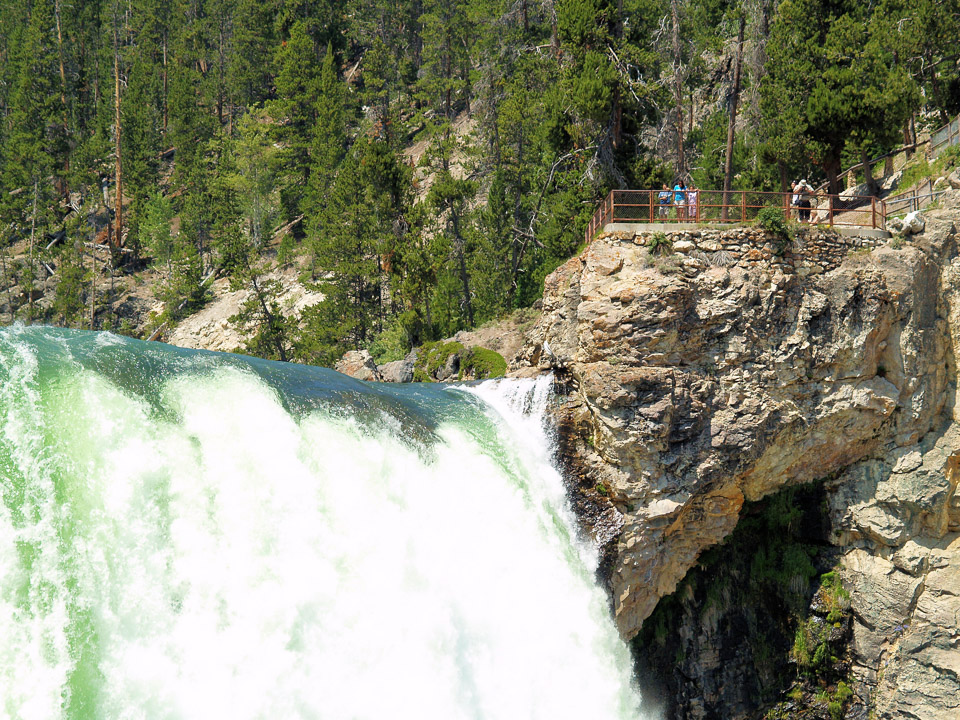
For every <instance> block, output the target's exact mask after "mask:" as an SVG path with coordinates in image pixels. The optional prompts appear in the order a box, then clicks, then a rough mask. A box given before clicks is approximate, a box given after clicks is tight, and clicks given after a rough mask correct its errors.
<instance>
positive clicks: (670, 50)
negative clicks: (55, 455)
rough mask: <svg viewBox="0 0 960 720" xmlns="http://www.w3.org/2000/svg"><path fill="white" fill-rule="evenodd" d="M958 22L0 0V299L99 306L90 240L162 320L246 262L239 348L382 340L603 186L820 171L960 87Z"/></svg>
mask: <svg viewBox="0 0 960 720" xmlns="http://www.w3.org/2000/svg"><path fill="white" fill-rule="evenodd" d="M958 37H960V0H911V1H910V2H907V1H906V0H878V1H877V2H872V3H864V2H861V1H859V0H781V2H776V1H775V0H5V2H4V3H3V4H2V8H0V56H2V63H0V111H2V115H3V122H2V124H0V149H2V153H0V232H2V235H0V245H2V246H3V247H4V248H5V250H4V251H3V252H2V253H0V260H2V273H3V287H4V288H6V291H5V292H6V293H7V296H6V297H5V298H4V302H6V304H7V308H8V312H7V313H4V318H3V319H4V321H9V320H13V319H22V320H24V321H45V322H55V323H60V324H65V325H71V326H76V327H94V328H98V327H103V326H104V324H105V323H107V322H108V321H110V323H112V324H113V325H115V324H116V318H113V319H112V320H111V319H110V318H108V317H107V314H106V313H101V312H100V311H99V309H98V295H97V289H96V288H97V285H96V283H97V282H100V283H101V284H102V283H103V282H104V278H105V277H106V275H105V273H106V272H107V271H106V270H105V269H104V268H105V267H107V266H109V268H110V270H109V272H110V277H111V278H113V274H114V273H117V274H126V275H129V274H131V273H138V272H141V271H144V270H145V269H148V268H149V269H150V270H151V271H153V272H154V273H155V274H156V276H157V277H159V278H161V279H160V281H159V282H158V284H157V289H156V292H157V295H158V297H159V299H161V300H162V301H163V302H164V307H165V310H164V318H163V319H168V320H169V321H171V322H174V321H176V319H177V318H179V317H183V316H185V315H187V314H189V313H191V312H193V311H194V310H195V309H196V308H198V307H199V306H200V305H202V303H203V302H204V299H205V296H206V293H207V288H208V286H209V283H210V281H211V279H212V278H214V277H217V276H228V277H230V278H231V279H232V281H233V282H234V283H235V285H236V287H245V288H247V289H250V290H251V291H252V295H251V296H250V300H249V301H248V303H247V305H246V306H245V307H244V309H243V312H242V313H241V317H239V318H238V319H237V322H243V323H245V324H247V326H248V327H250V328H252V329H253V330H254V332H253V335H252V338H251V340H250V344H249V346H248V348H247V350H248V351H249V352H253V353H256V354H260V355H263V356H266V357H274V358H278V359H297V360H301V361H305V362H314V363H321V364H329V363H331V362H332V361H333V360H335V359H336V358H337V357H339V356H340V355H341V354H342V353H343V352H344V351H345V350H348V349H355V348H365V347H372V348H373V350H374V352H375V354H376V355H377V356H378V357H380V358H385V357H395V356H398V355H400V354H402V353H403V352H404V351H405V350H406V349H407V348H409V347H411V346H413V345H415V344H419V343H421V342H424V341H427V340H431V339H435V338H438V337H444V336H447V335H449V334H451V333H453V332H455V331H456V330H458V329H462V328H465V327H471V326H475V325H477V324H480V323H483V322H485V321H487V320H489V319H492V318H495V317H498V316H500V315H502V314H503V313H505V312H508V311H510V310H511V309H514V308H518V307H523V306H527V305H529V304H531V303H532V302H533V301H534V300H535V299H536V298H537V297H538V295H539V293H540V292H541V291H542V281H543V278H544V276H545V275H546V273H548V272H549V271H551V270H552V269H554V268H555V267H556V266H557V265H559V263H561V262H562V261H564V260H565V259H566V258H568V257H569V256H570V255H571V254H572V253H574V252H575V251H576V250H577V248H578V247H579V245H580V244H581V243H582V238H583V228H584V226H585V224H586V222H587V219H588V218H589V217H590V215H591V213H592V211H593V207H594V204H595V202H596V201H597V199H598V198H600V197H601V196H602V195H603V194H604V193H605V192H606V191H607V190H609V189H610V188H613V187H651V186H653V187H658V186H659V184H660V183H661V182H673V181H674V180H675V179H687V180H693V181H694V182H695V183H696V184H698V185H699V186H701V187H704V188H717V189H719V188H723V187H724V185H725V183H726V184H727V186H729V187H733V188H753V189H770V190H780V189H783V188H785V184H786V182H787V181H788V180H791V179H793V178H796V177H799V176H804V177H807V178H810V179H811V180H813V181H815V180H827V181H829V182H830V183H831V186H832V189H833V190H834V191H836V188H837V183H838V178H837V175H838V173H839V171H840V169H841V167H842V166H843V165H845V164H847V163H848V162H849V161H859V160H860V159H861V158H869V157H874V156H876V155H878V154H880V153H882V152H884V151H885V150H888V149H890V148H893V147H895V146H897V145H900V144H903V143H904V142H905V140H906V141H909V140H910V138H911V137H914V136H915V132H916V130H917V128H918V126H924V125H939V124H941V123H942V122H944V121H945V120H946V118H947V117H948V116H952V115H953V114H955V113H957V112H958V110H960V72H958V69H960V66H958V53H960V43H958V41H957V38H958ZM99 246H104V248H105V249H104V250H98V247H99ZM14 248H16V249H17V250H16V252H14ZM292 258H299V259H300V261H301V262H302V263H303V264H302V267H303V273H304V280H305V281H308V282H311V283H316V284H317V285H318V287H319V288H320V289H321V291H322V292H323V293H324V294H325V296H326V297H325V300H324V301H323V302H321V303H320V304H318V305H315V306H313V307H311V308H309V309H308V310H306V311H304V313H303V316H302V317H298V318H297V317H285V316H284V314H283V313H281V312H280V311H279V307H278V305H277V302H276V297H277V293H278V291H279V287H278V283H277V281H276V280H275V279H270V278H268V277H266V273H267V271H268V270H269V269H270V267H271V266H272V265H273V264H275V263H278V262H279V263H284V262H288V261H290V260H291V259H292ZM51 275H52V277H53V278H54V279H55V281H56V293H55V297H54V300H53V302H52V305H50V306H49V307H44V308H41V307H39V306H35V303H34V300H35V293H34V290H33V288H34V286H35V285H36V284H38V283H40V282H41V280H42V281H44V282H48V280H47V277H48V276H51ZM11 287H16V288H17V289H18V291H19V295H17V296H16V297H14V296H12V295H11V290H10V288H11ZM2 292H4V290H3V289H0V293H2Z"/></svg>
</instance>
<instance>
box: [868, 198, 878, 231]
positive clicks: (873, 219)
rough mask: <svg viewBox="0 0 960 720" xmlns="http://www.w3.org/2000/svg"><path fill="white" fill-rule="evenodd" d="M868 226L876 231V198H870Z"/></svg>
mask: <svg viewBox="0 0 960 720" xmlns="http://www.w3.org/2000/svg"><path fill="white" fill-rule="evenodd" d="M870 226H871V227H872V228H873V229H874V230H876V229H877V198H876V197H871V198H870Z"/></svg>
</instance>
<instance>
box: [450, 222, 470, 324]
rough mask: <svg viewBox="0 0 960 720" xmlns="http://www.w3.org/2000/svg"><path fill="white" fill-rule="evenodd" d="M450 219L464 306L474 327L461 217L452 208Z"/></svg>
mask: <svg viewBox="0 0 960 720" xmlns="http://www.w3.org/2000/svg"><path fill="white" fill-rule="evenodd" d="M450 219H451V221H452V222H453V238H454V247H455V248H456V251H457V265H458V269H459V271H460V284H461V285H462V286H463V304H464V307H465V308H466V310H467V320H468V321H469V322H470V326H471V327H472V326H473V302H472V301H471V300H470V275H469V273H468V272H467V259H466V257H465V256H464V252H463V245H464V241H463V238H462V237H461V236H460V216H459V215H458V214H457V211H456V210H455V209H454V208H450Z"/></svg>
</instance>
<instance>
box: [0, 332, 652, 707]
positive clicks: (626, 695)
mask: <svg viewBox="0 0 960 720" xmlns="http://www.w3.org/2000/svg"><path fill="white" fill-rule="evenodd" d="M0 380H2V385H0V483H2V493H3V502H2V504H0V718H10V719H11V720H12V719H14V718H16V719H17V720H19V719H21V718H22V719H24V720H47V719H52V718H84V719H87V718H111V719H113V718H144V719H147V720H153V719H155V718H164V719H167V718H169V719H171V720H173V719H179V718H197V719H198V720H199V719H203V720H208V719H210V718H230V719H231V720H233V719H238V718H251V719H252V718H271V719H284V720H287V719H292V718H326V719H331V720H339V719H341V718H342V719H344V720H346V719H348V718H350V719H352V718H357V719H368V718H369V719H374V718H377V719H381V718H382V719H384V720H388V719H389V720H395V719H405V718H410V719H417V720H432V719H434V718H436V719H438V720H441V719H442V720H455V719H458V718H464V719H469V720H480V719H484V720H488V719H500V718H502V719H504V720H518V719H521V718H523V719H527V718H530V719H541V718H542V719H544V720H558V719H562V718H600V719H601V720H605V719H607V718H610V719H617V718H637V717H638V716H639V711H638V709H637V708H638V705H639V696H638V694H637V693H636V691H635V689H634V688H633V686H632V684H631V664H630V658H629V653H628V651H627V649H626V647H625V645H624V644H623V643H622V642H621V641H620V639H619V637H618V635H617V633H616V630H615V628H614V625H613V622H612V619H611V617H610V613H609V609H608V605H607V599H606V597H605V596H604V593H603V592H602V590H601V589H600V588H598V587H597V586H596V584H595V583H594V580H593V576H594V566H595V563H596V558H595V556H594V554H593V552H592V550H591V549H590V548H589V546H587V545H585V544H584V543H582V542H580V541H579V540H578V538H577V535H576V532H575V530H574V524H573V518H572V516H571V512H570V510H569V507H568V505H567V503H566V500H565V497H564V491H563V484H562V481H561V477H560V475H559V473H558V472H557V470H556V469H555V468H554V467H553V465H552V447H551V434H550V432H549V430H548V428H547V427H546V426H545V425H544V416H543V413H544V410H545V408H546V406H547V405H548V403H549V402H550V401H551V392H550V384H549V380H543V379H542V380H537V381H534V380H529V381H500V382H491V383H483V384H480V385H477V386H472V387H444V386H420V385H411V386H387V385H371V384H366V383H360V382H357V381H355V380H352V379H350V378H346V377H344V376H341V375H338V374H337V373H334V372H332V371H329V370H324V369H317V368H308V367H304V366H297V365H286V364H279V363H269V362H265V361H261V360H255V359H251V358H242V357H239V356H232V355H223V354H217V353H206V352H198V351H187V350H181V349H178V348H173V347H169V346H164V345H160V344H148V343H142V342H138V341H133V340H128V339H123V338H118V337H116V336H112V335H109V334H105V333H84V332H76V331H66V330H55V329H51V328H24V327H19V326H16V327H12V328H6V329H3V330H0Z"/></svg>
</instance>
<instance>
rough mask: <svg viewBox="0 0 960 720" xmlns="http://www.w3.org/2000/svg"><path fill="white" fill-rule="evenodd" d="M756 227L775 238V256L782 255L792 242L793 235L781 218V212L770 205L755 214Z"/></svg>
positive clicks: (784, 220) (782, 217)
mask: <svg viewBox="0 0 960 720" xmlns="http://www.w3.org/2000/svg"><path fill="white" fill-rule="evenodd" d="M757 225H759V226H760V227H761V228H763V229H764V230H766V231H767V232H769V233H772V234H773V235H774V236H775V238H776V240H777V247H776V252H777V255H783V253H784V252H786V250H787V247H789V245H790V243H791V242H792V241H793V233H792V232H791V230H790V225H789V223H788V222H787V219H786V218H785V217H784V216H783V210H782V209H780V208H778V207H773V206H772V205H768V206H767V207H765V208H761V210H760V212H759V213H757Z"/></svg>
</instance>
